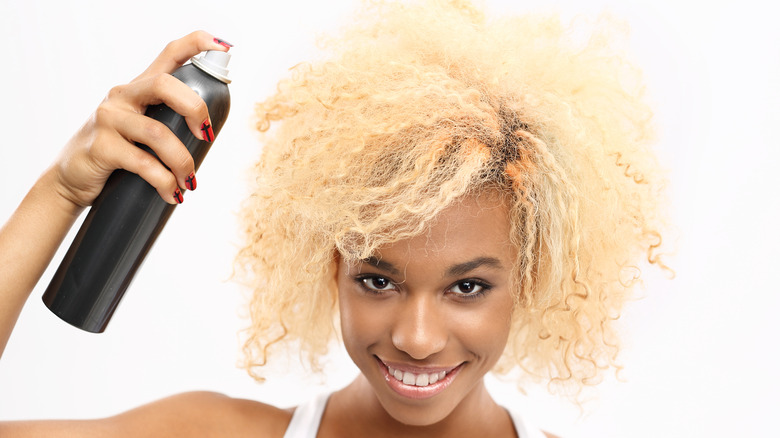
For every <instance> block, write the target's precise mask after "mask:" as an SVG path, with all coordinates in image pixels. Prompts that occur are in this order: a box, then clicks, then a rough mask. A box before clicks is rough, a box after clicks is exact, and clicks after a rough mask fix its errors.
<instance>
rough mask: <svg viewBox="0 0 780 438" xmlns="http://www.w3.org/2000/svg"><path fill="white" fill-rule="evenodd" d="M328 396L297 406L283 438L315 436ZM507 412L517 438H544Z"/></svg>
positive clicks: (520, 419)
mask: <svg viewBox="0 0 780 438" xmlns="http://www.w3.org/2000/svg"><path fill="white" fill-rule="evenodd" d="M328 397H330V394H328V393H324V394H320V395H318V396H316V397H314V398H312V399H311V400H309V401H308V402H306V403H304V404H302V405H300V406H298V407H297V408H296V409H295V412H294V413H293V416H292V420H290V425H289V426H287V432H285V434H284V438H316V437H317V430H318V429H319V428H320V421H322V413H323V412H325V405H326V404H327V403H328ZM508 412H509V415H510V416H511V417H512V423H513V424H514V425H515V431H516V432H517V436H518V437H519V438H545V435H544V434H543V433H542V431H541V430H539V429H537V428H535V427H533V426H531V425H530V424H529V423H528V422H527V421H525V420H523V418H522V417H521V416H520V415H519V414H517V413H516V412H512V411H509V410H508Z"/></svg>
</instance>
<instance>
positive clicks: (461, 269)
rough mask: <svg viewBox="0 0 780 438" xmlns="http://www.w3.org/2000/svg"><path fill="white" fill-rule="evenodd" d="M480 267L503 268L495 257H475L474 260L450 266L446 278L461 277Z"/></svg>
mask: <svg viewBox="0 0 780 438" xmlns="http://www.w3.org/2000/svg"><path fill="white" fill-rule="evenodd" d="M480 266H488V267H491V268H495V269H501V268H503V266H502V265H501V262H500V261H499V260H498V259H497V258H495V257H477V258H475V259H474V260H469V261H468V262H463V263H458V264H457V265H452V266H450V268H449V269H447V276H448V277H455V276H458V275H463V274H466V273H468V272H471V271H473V270H474V269H477V268H478V267H480Z"/></svg>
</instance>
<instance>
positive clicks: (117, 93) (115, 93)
mask: <svg viewBox="0 0 780 438" xmlns="http://www.w3.org/2000/svg"><path fill="white" fill-rule="evenodd" d="M126 91H127V86H126V85H116V86H114V87H111V89H110V90H108V95H107V96H106V98H107V99H108V100H114V99H119V98H121V97H122V96H124V94H125V93H126Z"/></svg>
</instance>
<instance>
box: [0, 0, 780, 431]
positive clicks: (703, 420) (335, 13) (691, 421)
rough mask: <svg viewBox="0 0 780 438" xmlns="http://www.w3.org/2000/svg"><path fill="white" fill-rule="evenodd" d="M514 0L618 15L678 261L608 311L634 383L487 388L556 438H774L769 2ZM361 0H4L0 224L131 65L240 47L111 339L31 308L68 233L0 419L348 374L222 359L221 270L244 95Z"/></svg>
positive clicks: (264, 391) (230, 335) (20, 348)
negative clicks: (204, 149)
mask: <svg viewBox="0 0 780 438" xmlns="http://www.w3.org/2000/svg"><path fill="white" fill-rule="evenodd" d="M510 3H517V4H510ZM520 3H521V2H509V1H506V2H501V1H497V0H494V1H490V2H489V6H490V8H491V9H493V10H494V11H497V12H499V13H503V12H504V11H509V10H511V11H521V12H522V11H525V10H531V9H549V8H550V7H556V8H557V9H559V10H561V11H562V12H564V13H565V14H567V15H571V14H575V13H580V12H584V13H588V14H594V13H598V12H600V11H602V10H604V9H605V7H607V8H609V9H611V10H612V11H613V12H615V13H616V14H617V15H618V16H620V17H623V18H625V19H626V20H627V21H628V22H629V23H630V25H631V27H632V29H633V33H632V38H631V41H630V46H631V47H632V48H633V50H634V53H635V57H636V59H637V60H638V62H639V63H640V64H641V65H642V66H643V67H644V69H645V71H646V74H647V82H648V84H649V87H650V98H651V101H652V103H653V105H654V106H655V108H656V109H657V123H658V125H659V127H660V142H659V149H658V151H659V155H660V156H661V158H662V161H663V162H664V163H665V165H666V166H667V167H668V168H669V171H670V180H671V191H672V214H673V219H674V221H675V223H676V224H677V230H678V231H677V234H678V235H679V238H678V239H677V241H676V247H677V255H676V256H675V257H674V258H673V259H671V260H670V262H671V264H672V265H673V267H674V268H675V269H676V271H677V273H678V275H677V278H676V279H674V280H671V281H670V280H667V279H665V278H663V276H661V275H658V274H657V273H655V272H652V271H651V272H649V274H650V275H648V280H647V283H646V288H645V289H644V291H643V292H642V293H643V295H644V298H643V299H641V300H638V301H637V302H634V303H631V304H630V305H629V307H628V309H627V311H626V312H625V315H624V318H623V319H622V321H623V322H624V323H625V326H626V327H625V330H626V342H625V343H626V349H625V351H624V354H623V355H622V361H623V363H624V365H625V366H626V370H625V372H624V373H623V375H622V376H623V378H624V380H626V382H624V383H616V382H614V379H611V380H608V381H607V382H605V384H604V385H602V386H601V387H600V393H599V394H600V397H599V399H598V400H596V401H594V402H592V403H589V404H587V405H586V411H587V412H586V414H585V415H580V413H579V411H578V410H577V409H576V408H573V407H572V406H571V405H569V404H567V403H565V402H561V401H556V400H555V399H553V398H552V397H549V396H545V395H544V390H543V389H542V390H536V389H534V390H532V391H531V394H530V397H526V396H523V395H520V394H519V393H517V392H516V391H514V389H513V387H512V385H511V384H509V383H497V382H496V381H494V380H492V379H491V380H490V383H491V388H493V391H494V393H495V395H496V397H497V398H499V400H500V401H501V402H502V403H504V404H506V405H507V406H511V407H513V408H515V409H518V410H520V411H522V412H524V413H525V414H526V415H527V416H528V417H530V418H532V419H533V420H534V421H535V422H536V423H538V424H539V425H541V426H543V427H544V428H546V429H547V430H550V431H553V432H555V433H558V434H562V435H564V436H566V437H570V438H574V437H678V436H679V437H690V436H707V437H727V436H728V437H731V436H751V435H759V436H776V434H777V432H774V429H775V427H776V426H775V424H776V414H775V412H776V411H777V409H778V408H780V402H778V396H777V392H778V390H780V383H779V382H780V378H778V375H777V374H778V369H780V359H779V358H778V356H779V355H778V341H777V335H778V334H779V333H780V324H778V323H777V320H778V318H777V316H776V313H777V309H778V307H779V305H780V298H778V296H779V295H780V293H778V292H780V288H778V286H777V283H778V281H777V273H778V269H777V264H778V261H779V260H778V256H777V248H778V246H779V245H778V244H780V239H779V238H778V231H777V224H778V223H779V222H780V213H779V212H780V208H778V207H779V205H778V203H779V202H780V196H779V195H778V187H777V186H778V185H777V183H776V182H777V178H776V176H775V174H776V171H777V168H778V164H780V163H778V161H779V160H778V158H779V157H780V152H778V146H780V144H779V143H780V142H779V141H778V140H777V138H778V135H780V134H778V127H779V126H780V108H779V107H778V105H779V102H780V100H778V97H780V89H779V88H780V87H779V85H778V77H779V76H778V75H779V74H780V60H779V59H780V38H779V37H780V30H778V29H780V26H778V25H777V23H776V14H775V13H773V12H772V11H770V10H766V9H764V8H762V7H760V6H759V5H758V2H757V1H740V2H736V1H733V2H726V1H710V2H706V3H705V2H698V1H697V2H692V1H691V2H689V1H685V0H644V1H640V0H632V1H626V0H623V1H618V0H613V1H607V0H601V1H575V0H570V1H548V2H545V1H541V0H536V1H527V2H522V4H520ZM353 4H354V2H353V1H340V2H325V1H303V0H293V1H287V2H280V1H255V2H246V1H243V2H238V1H221V2H215V1H212V2H204V1H193V0H191V1H186V2H184V1H180V2H172V1H171V2H168V1H160V0H158V1H148V0H136V1H133V2H121V3H113V2H98V1H94V2H86V1H73V0H70V1H67V2H55V1H50V2H42V1H25V2H18V1H10V0H2V4H1V6H2V11H3V13H2V15H1V16H0V41H2V46H3V52H2V62H1V64H0V65H2V68H1V70H0V78H2V80H0V87H1V90H0V96H2V99H3V102H2V105H0V120H2V124H1V125H0V126H2V131H0V133H1V135H2V137H1V138H2V140H3V141H2V146H0V147H1V148H2V149H1V151H0V217H2V218H3V220H5V218H7V217H8V216H9V215H10V214H11V212H12V211H13V209H14V208H15V207H16V205H17V204H18V203H19V201H20V200H21V198H22V197H23V195H24V194H25V192H26V191H27V189H28V188H29V187H30V186H31V185H32V184H33V182H34V180H35V179H36V177H37V176H38V175H39V174H40V173H41V172H42V171H43V169H44V168H45V167H46V166H47V165H48V163H50V162H51V161H52V160H53V159H54V157H55V155H56V154H57V152H58V151H59V149H60V148H61V146H62V145H63V144H64V143H65V142H66V141H67V139H68V138H69V137H70V135H72V133H73V132H74V131H75V130H76V129H77V128H78V127H79V126H80V125H81V123H83V121H84V120H85V119H86V118H87V117H88V115H89V114H90V113H91V112H92V111H93V109H94V108H95V106H96V105H97V104H98V103H99V102H100V100H101V99H102V98H103V96H104V95H105V93H106V92H107V90H108V89H109V88H110V87H111V86H113V85H116V84H120V83H124V82H127V81H129V80H130V79H132V78H133V77H134V76H135V75H136V74H138V73H140V72H141V71H142V70H143V69H144V68H145V66H146V65H147V64H148V63H149V62H150V61H151V60H152V59H153V58H154V57H155V56H156V54H157V53H158V52H159V51H160V50H161V49H162V47H163V46H164V44H165V43H166V42H167V41H169V40H172V39H175V38H178V37H179V36H182V35H184V34H186V33H189V32H190V31H192V30H195V29H205V30H208V31H209V32H211V33H213V34H215V35H218V36H220V37H222V38H224V39H226V40H228V41H230V42H232V43H234V44H235V45H236V47H235V48H234V49H233V50H231V53H233V60H232V62H231V69H232V77H233V80H234V82H233V84H232V85H231V91H232V96H233V105H232V110H231V116H230V119H229V120H228V123H227V125H226V126H225V128H224V130H223V132H222V133H221V134H220V136H219V138H218V139H217V142H216V143H215V146H214V147H213V148H212V151H211V152H210V154H209V157H208V158H207V159H206V161H205V163H204V165H203V166H202V167H201V170H200V172H199V173H198V182H199V187H198V190H197V191H196V192H192V193H187V195H186V199H185V203H184V204H183V205H182V206H180V207H178V209H177V212H176V214H174V215H173V217H172V219H171V221H170V222H169V224H168V226H167V228H166V230H165V232H164V233H163V234H162V236H161V237H160V239H159V240H158V242H157V244H156V246H155V248H154V249H153V250H152V252H151V254H150V255H149V257H148V258H147V260H146V263H145V265H144V266H143V268H142V269H141V271H140V273H139V274H138V276H137V278H136V280H135V282H134V284H133V285H132V287H131V289H130V291H129V293H128V295H127V296H126V297H125V300H124V302H123V303H122V305H121V306H120V308H119V310H118V312H117V314H116V315H115V317H114V319H113V320H112V322H111V324H110V325H109V327H108V331H107V332H106V333H105V334H102V335H92V334H87V333H82V332H80V331H79V330H77V329H74V328H71V327H70V326H68V325H67V324H65V323H63V322H61V321H59V320H58V319H57V318H56V317H55V316H53V315H52V314H50V313H49V311H48V310H47V309H46V308H45V306H44V305H43V304H42V303H41V299H40V297H41V294H42V293H43V290H44V289H45V287H46V285H47V284H48V281H49V279H50V278H51V275H52V273H53V271H52V268H55V267H56V264H57V263H58V261H59V260H60V259H61V257H62V254H63V250H64V249H65V247H66V246H67V245H63V248H61V249H60V253H58V255H57V256H55V262H54V263H53V264H52V266H51V267H50V269H49V271H47V273H46V274H45V275H44V277H43V279H42V280H41V282H40V284H39V285H38V287H37V288H36V290H35V291H34V292H33V293H32V296H31V298H30V300H29V302H28V304H27V306H26V308H25V309H24V312H23V313H22V316H21V318H20V321H19V323H18V324H17V328H16V331H15V333H14V334H13V336H12V337H11V340H10V343H9V345H8V348H7V350H6V352H5V355H4V357H3V358H2V360H0V420H4V419H6V420H7V419H23V418H90V417H98V416H105V415H111V414H114V413H117V412H120V411H123V410H126V409H129V408H131V407H134V406H137V405H139V404H142V403H146V402H149V401H151V400H154V399H158V398H160V397H164V396H167V395H170V394H174V393H178V392H182V391H188V390H201V389H205V390H214V391H220V392H223V393H226V394H228V395H231V396H235V397H246V398H252V399H257V400H262V401H266V402H269V403H274V404H276V405H279V406H285V407H286V406H291V405H295V404H297V403H299V402H300V401H302V400H305V399H307V398H309V397H310V395H311V394H313V393H316V392H320V391H323V390H326V389H328V388H338V387H340V386H342V385H343V384H345V383H346V382H348V381H349V380H350V379H351V377H352V376H353V375H354V373H355V370H354V368H352V365H351V363H350V362H349V361H348V359H345V358H344V356H343V355H334V358H333V362H332V365H331V368H330V371H329V372H328V377H327V379H324V378H321V377H317V376H314V377H312V376H309V375H308V374H307V373H305V372H303V371H294V372H292V373H290V374H285V373H281V372H279V373H278V374H274V375H273V376H272V377H271V379H270V380H269V382H268V383H266V384H265V385H256V384H255V383H253V381H252V380H251V379H250V378H249V377H248V376H247V375H246V374H244V372H243V371H241V370H238V369H237V368H236V367H235V364H236V362H237V360H238V358H239V343H238V340H237V332H238V331H239V329H240V328H241V327H243V324H244V322H243V321H242V320H241V319H239V318H238V314H239V309H240V307H241V306H240V305H241V302H242V297H241V295H242V291H240V290H239V289H238V288H237V286H236V285H234V284H232V283H231V282H230V281H227V279H228V277H229V275H230V272H231V261H232V257H233V255H234V253H235V249H236V247H237V245H238V242H239V239H238V233H237V231H236V230H237V227H236V224H235V220H234V217H235V212H236V211H237V209H238V205H239V203H240V201H241V199H243V197H244V196H245V195H246V192H245V188H244V187H246V169H247V168H248V167H249V166H250V165H251V164H252V163H253V162H254V161H255V159H256V157H257V155H258V144H257V141H256V139H255V137H254V134H253V131H252V128H251V125H250V117H251V114H252V107H253V103H254V102H256V101H259V100H261V99H262V98H263V97H265V96H267V95H268V94H269V93H270V92H271V90H272V89H273V87H274V86H275V84H276V81H277V80H278V79H279V78H281V77H282V76H284V75H285V73H286V70H287V68H289V67H290V66H292V65H294V64H296V63H297V62H300V61H302V60H306V59H309V58H311V56H312V54H313V53H314V35H315V33H316V32H321V31H324V30H328V29H333V28H335V27H336V26H337V24H338V23H340V22H342V21H343V20H344V17H345V16H347V14H348V12H349V11H350V10H351V9H352V6H353ZM74 231H75V230H74ZM69 241H70V237H69V238H68V239H67V242H69ZM285 366H286V365H285ZM285 366H282V367H280V368H284V367H285ZM293 368H295V367H293ZM323 381H325V383H326V384H325V386H320V384H321V383H323Z"/></svg>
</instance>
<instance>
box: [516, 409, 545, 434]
mask: <svg viewBox="0 0 780 438" xmlns="http://www.w3.org/2000/svg"><path fill="white" fill-rule="evenodd" d="M507 412H509V416H510V417H511V418H512V423H513V424H514V425H515V432H517V436H518V437H519V438H547V437H546V436H545V435H544V433H543V432H542V430H541V429H538V428H536V427H535V426H534V425H533V424H531V423H530V422H528V421H527V420H525V419H524V418H523V417H522V416H521V415H520V414H519V413H517V412H514V411H512V410H511V409H507Z"/></svg>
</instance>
